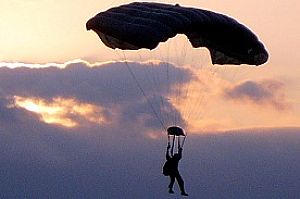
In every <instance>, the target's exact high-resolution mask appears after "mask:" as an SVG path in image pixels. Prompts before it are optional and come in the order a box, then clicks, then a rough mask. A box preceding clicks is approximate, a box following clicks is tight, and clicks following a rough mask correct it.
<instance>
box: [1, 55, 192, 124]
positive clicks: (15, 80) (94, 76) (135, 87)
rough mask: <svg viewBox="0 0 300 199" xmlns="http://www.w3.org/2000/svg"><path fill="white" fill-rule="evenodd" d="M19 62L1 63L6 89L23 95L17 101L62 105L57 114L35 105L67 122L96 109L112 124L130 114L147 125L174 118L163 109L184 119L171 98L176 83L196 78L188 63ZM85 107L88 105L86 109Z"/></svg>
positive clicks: (10, 93)
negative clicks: (184, 65)
mask: <svg viewBox="0 0 300 199" xmlns="http://www.w3.org/2000/svg"><path fill="white" fill-rule="evenodd" d="M15 65H16V64H15ZM8 66H10V65H8ZM21 66H22V64H19V65H18V67H11V66H10V68H8V67H2V68H0V85H1V87H0V88H1V90H2V93H5V95H6V96H9V97H11V98H14V99H19V100H16V104H17V103H19V104H17V105H18V106H19V107H23V108H26V107H24V106H25V105H27V106H30V104H29V101H30V103H31V106H38V109H39V110H42V109H43V110H50V108H51V109H52V110H54V108H57V109H59V110H58V112H59V113H58V114H56V115H55V114H52V115H50V114H49V113H48V112H47V111H46V112H45V111H44V112H43V113H41V112H40V113H38V112H37V111H33V112H35V113H37V114H39V115H40V116H41V118H42V119H43V120H44V121H46V118H47V119H48V121H50V120H52V121H64V124H65V125H66V126H67V124H69V126H76V125H78V124H79V123H80V121H81V123H82V124H84V123H85V122H87V121H90V120H89V119H85V120H84V117H89V118H91V116H92V118H94V120H93V121H96V120H97V118H96V114H99V115H101V116H102V118H104V120H106V121H108V120H109V122H108V123H110V122H114V123H113V125H118V126H120V127H121V126H122V125H125V124H127V122H128V120H130V122H131V123H137V122H139V123H142V124H143V126H144V127H145V128H150V129H151V128H152V129H158V126H159V125H157V124H159V122H157V121H158V120H161V122H166V123H168V122H169V123H170V121H164V120H165V119H164V118H163V115H165V114H168V113H169V114H170V113H171V112H172V114H174V113H175V114H177V115H178V118H179V119H178V121H180V122H181V123H182V124H184V122H183V119H182V118H181V117H180V113H179V111H178V110H177V109H176V108H175V107H174V106H173V105H172V104H171V103H170V101H169V100H168V99H169V97H172V96H174V95H176V94H177V92H178V91H177V90H176V88H177V87H178V86H180V85H183V84H186V83H187V82H189V81H191V80H192V79H193V77H192V73H191V71H189V70H188V69H184V68H179V67H176V66H174V65H172V64H168V63H164V62H144V63H136V62H111V63H97V64H90V63H88V62H84V61H74V62H68V63H66V64H65V65H63V64H60V65H59V67H58V65H57V64H53V66H51V64H45V66H43V65H38V66H37V65H33V66H32V67H28V64H27V65H26V67H21ZM35 67H36V68H35ZM128 68H129V69H130V71H131V72H132V74H131V73H130V72H129V71H128ZM20 99H22V100H20ZM24 102H27V104H26V103H24ZM68 102H69V103H68ZM75 102H76V103H75ZM20 103H22V105H23V106H21V105H20ZM72 103H73V105H72ZM58 106H60V107H58ZM62 106H63V107H62ZM96 106H97V107H98V109H99V110H97V108H95V107H96ZM72 107H73V108H74V107H77V108H78V107H80V109H81V112H78V111H77V112H76V111H74V110H73V112H72ZM92 107H94V108H92ZM31 108H32V107H31ZM100 109H101V110H100ZM27 110H30V107H29V108H28V107H27ZM82 110H85V111H87V110H90V111H89V112H88V114H87V112H85V113H84V114H83V113H82ZM93 110H94V114H93V113H92V112H91V111H93ZM62 112H64V113H62ZM67 112H69V113H68V114H67ZM71 112H72V113H71ZM50 116H51V117H50ZM54 116H55V117H56V118H54ZM62 116H63V117H62ZM101 116H100V117H101ZM100 117H99V118H100ZM99 118H98V119H99ZM48 123H49V122H48ZM54 123H55V122H54ZM108 123H107V124H108ZM166 126H167V124H166Z"/></svg>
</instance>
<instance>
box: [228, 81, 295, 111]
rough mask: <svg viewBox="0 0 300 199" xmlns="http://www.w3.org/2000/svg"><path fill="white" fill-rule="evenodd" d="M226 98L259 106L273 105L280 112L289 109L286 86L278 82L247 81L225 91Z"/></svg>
mask: <svg viewBox="0 0 300 199" xmlns="http://www.w3.org/2000/svg"><path fill="white" fill-rule="evenodd" d="M224 96H225V97H226V98H228V99H231V100H236V101H241V102H242V101H248V102H251V103H254V104H257V105H271V106H272V107H274V108H276V109H278V110H284V109H286V108H288V107H289V104H288V103H287V101H286V99H285V89H284V84H283V83H282V82H279V81H277V80H264V81H260V82H255V81H245V82H242V83H240V84H238V85H235V86H234V87H232V88H227V89H225V90H224Z"/></svg>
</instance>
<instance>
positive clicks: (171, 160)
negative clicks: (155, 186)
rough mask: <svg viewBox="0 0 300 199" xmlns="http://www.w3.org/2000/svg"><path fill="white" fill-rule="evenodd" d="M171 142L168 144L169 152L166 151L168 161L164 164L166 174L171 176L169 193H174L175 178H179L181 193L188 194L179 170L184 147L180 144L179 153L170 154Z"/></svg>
mask: <svg viewBox="0 0 300 199" xmlns="http://www.w3.org/2000/svg"><path fill="white" fill-rule="evenodd" d="M169 150H170V144H168V147H167V152H166V160H167V161H166V163H165V165H164V174H165V175H167V176H169V177H170V184H169V186H168V188H169V193H171V194H172V193H174V191H173V185H174V183H175V179H176V180H177V183H178V186H179V188H180V191H181V195H183V196H188V194H187V193H186V192H185V189H184V181H183V179H182V177H181V175H180V173H179V171H178V163H179V160H180V159H181V158H182V150H183V149H182V147H180V146H178V153H175V154H174V155H173V156H171V155H170V154H169Z"/></svg>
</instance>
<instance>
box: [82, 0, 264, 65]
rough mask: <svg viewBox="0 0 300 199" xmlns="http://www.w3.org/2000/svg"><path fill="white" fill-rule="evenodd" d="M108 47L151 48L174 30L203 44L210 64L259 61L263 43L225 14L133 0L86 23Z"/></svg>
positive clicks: (252, 62)
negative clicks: (208, 54) (209, 56)
mask: <svg viewBox="0 0 300 199" xmlns="http://www.w3.org/2000/svg"><path fill="white" fill-rule="evenodd" d="M86 28H87V30H93V31H95V32H96V33H97V34H98V35H99V37H100V39H101V40H102V42H103V43H104V44H105V45H106V46H108V47H109V48H113V49H115V48H119V49H122V50H138V49H141V48H147V49H150V50H151V49H154V48H156V47H157V45H158V44H159V43H160V42H164V41H166V40H168V39H169V38H172V37H174V36H176V35H177V34H185V35H186V36H187V37H188V39H189V41H190V42H191V44H192V46H193V47H195V48H198V47H206V48H208V50H209V51H210V55H211V59H212V63H213V64H249V65H261V64H263V63H265V62H266V61H267V60H268V53H267V51H266V49H265V48H264V45H263V44H262V43H261V42H260V41H259V40H258V38H257V37H256V36H255V34H254V33H253V32H251V31H250V30H249V29H248V28H247V27H245V26H244V25H242V24H240V23H239V22H237V21H236V20H235V19H233V18H230V17H228V16H226V15H223V14H219V13H215V12H212V11H208V10H202V9H197V8H188V7H181V6H179V5H178V4H176V5H170V4H161V3H149V2H134V3H130V4H126V5H121V6H119V7H114V8H111V9H109V10H107V11H105V12H100V13H99V14H97V15H96V16H95V17H93V18H91V19H90V20H89V21H88V22H87V23H86Z"/></svg>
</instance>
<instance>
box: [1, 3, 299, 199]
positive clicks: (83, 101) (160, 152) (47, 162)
mask: <svg viewBox="0 0 300 199" xmlns="http://www.w3.org/2000/svg"><path fill="white" fill-rule="evenodd" d="M0 1H1V6H0V16H1V21H0V30H1V31H0V46H1V49H0V142H1V144H0V147H1V150H0V151H1V152H0V161H1V166H0V173H1V176H2V177H1V178H2V179H3V180H2V182H1V187H2V191H1V192H2V193H1V194H2V195H1V198H26V197H27V198H120V197H122V198H174V197H177V196H178V190H176V191H177V195H175V196H174V197H172V196H169V195H168V194H167V191H166V187H167V184H168V179H167V178H166V177H164V176H163V175H162V174H161V165H162V164H163V161H164V153H165V152H164V150H165V145H166V136H165V132H164V127H165V126H168V125H174V124H176V125H180V126H182V127H184V128H185V130H186V132H187V133H188V138H187V141H186V144H185V147H184V158H183V160H182V162H181V163H180V170H181V171H182V174H183V177H184V179H185V181H186V186H187V191H188V192H189V193H190V196H189V197H190V198H199V195H198V194H201V196H202V197H203V198H283V197H284V198H298V197H299V195H300V192H299V190H300V189H299V185H300V183H299V179H300V173H299V168H300V164H299V162H300V161H299V157H300V154H299V151H300V150H299V146H300V145H299V144H300V143H299V142H300V135H299V130H300V87H299V85H300V82H299V81H300V80H299V75H300V69H299V67H298V64H299V63H298V61H299V58H300V57H299V52H298V47H299V45H300V40H299V39H298V36H299V35H300V25H299V23H297V21H299V14H298V13H299V11H300V3H299V2H298V1H296V0H291V1H288V2H287V1H276V0H266V1H258V0H252V1H250V0H244V1H233V0H226V1H220V0H213V1H201V0H198V1H196V0H185V1H176V2H175V1H165V2H166V3H172V4H174V3H179V4H181V5H185V6H192V7H198V8H204V9H209V10H213V11H215V12H220V13H223V14H226V15H229V16H232V17H234V18H235V19H237V20H238V21H240V22H241V23H242V24H244V25H246V26H247V27H249V28H250V29H251V30H252V31H254V32H255V33H256V34H257V35H258V37H259V39H260V40H261V41H262V42H263V43H264V44H265V46H266V48H267V50H268V52H269V55H270V57H269V60H268V62H267V63H266V64H263V65H262V66H259V67H249V66H245V65H242V66H239V67H232V66H222V67H220V66H213V65H212V64H211V63H210V57H209V54H208V51H207V50H206V49H192V48H191V47H190V44H189V42H188V41H187V39H186V38H185V37H184V36H182V35H179V36H176V37H175V38H172V39H170V40H168V41H167V42H166V43H164V44H160V45H159V47H158V48H157V49H156V50H154V51H153V52H149V51H147V50H142V51H139V52H122V51H120V50H117V51H115V50H112V49H109V48H107V47H106V46H105V45H104V44H103V43H102V42H101V41H100V40H99V38H98V36H97V35H96V34H95V33H94V32H91V31H90V32H88V31H86V28H85V23H86V21H87V20H88V19H89V18H91V17H93V16H94V15H96V14H97V13H98V12H100V11H105V10H107V9H108V8H110V7H113V6H118V5H121V4H124V3H129V2H131V1H125V0H124V1H121V0H111V1H105V2H103V1H100V0H85V1H83V0H73V1H69V0H63V1H58V0H39V1H36V0H27V1H23V0H10V1H4V0H0ZM128 68H129V70H128ZM130 70H131V71H130ZM131 72H132V73H131ZM132 74H133V75H132ZM145 170H147V172H145Z"/></svg>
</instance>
